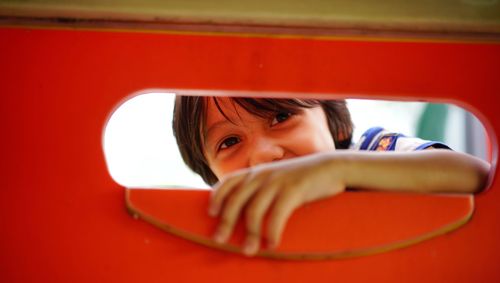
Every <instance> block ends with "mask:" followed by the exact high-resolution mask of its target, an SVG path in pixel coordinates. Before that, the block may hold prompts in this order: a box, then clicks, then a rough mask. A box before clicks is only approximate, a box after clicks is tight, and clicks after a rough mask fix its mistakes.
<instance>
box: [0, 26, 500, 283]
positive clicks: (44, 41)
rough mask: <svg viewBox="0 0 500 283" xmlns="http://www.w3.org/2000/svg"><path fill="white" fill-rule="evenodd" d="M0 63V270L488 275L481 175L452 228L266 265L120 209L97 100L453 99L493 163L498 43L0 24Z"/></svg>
mask: <svg viewBox="0 0 500 283" xmlns="http://www.w3.org/2000/svg"><path fill="white" fill-rule="evenodd" d="M0 67H1V70H2V71H1V77H0V93H1V98H0V99H1V100H0V119H1V121H2V134H3V135H2V137H3V138H2V141H1V148H2V162H1V170H2V171H1V172H2V176H3V179H4V180H5V181H6V182H5V184H4V186H3V188H2V189H1V190H0V227H2V235H1V236H0V240H1V241H0V243H1V244H0V249H1V252H0V274H1V275H0V276H1V279H2V280H1V281H3V282H23V281H24V282H26V281H36V282H43V281H50V282H57V281H61V282H77V281H82V282H89V281H93V282H96V281H128V282H130V281H135V282H137V281H140V282H148V281H172V282H182V281H187V282H193V281H195V282H196V281H202V280H204V281H213V280H217V281H219V282H234V281H254V282H260V281H262V282H277V281H287V282H303V281H306V280H307V281H319V280H324V281H326V280H328V281H330V280H339V281H345V280H349V281H351V282H365V281H367V280H372V281H382V280H384V281H387V282H400V281H402V280H404V281H408V282H421V281H426V282H443V281H446V282H470V281H478V282H481V281H489V282H494V281H500V272H499V271H497V269H496V268H497V266H498V262H500V244H499V243H500V242H499V241H498V239H500V223H499V221H498V219H500V206H499V205H498V203H499V200H500V199H499V198H500V188H498V186H499V183H498V182H497V181H496V180H494V181H493V183H492V185H491V189H490V190H489V191H487V192H486V193H484V194H482V195H479V196H478V197H477V198H476V213H475V214H474V216H473V218H472V220H471V222H469V223H468V224H466V225H465V226H464V227H463V228H461V229H459V230H457V231H455V232H453V233H450V234H447V235H445V236H442V237H438V238H435V239H432V240H429V241H426V242H424V243H421V244H418V245H415V246H412V247H409V248H406V249H402V250H398V251H394V252H389V253H383V254H379V255H375V256H367V257H362V258H356V259H349V260H341V261H317V262H281V261H273V260H267V259H247V258H244V257H241V256H239V255H233V254H228V253H226V252H220V251H216V250H212V249H208V248H203V247H200V246H199V245H196V244H193V243H190V242H188V241H185V240H182V239H179V238H177V237H174V236H170V235H168V234H166V233H164V232H162V231H160V230H158V229H156V228H154V227H152V226H151V225H149V224H146V223H144V222H141V221H135V220H134V219H133V218H131V217H130V216H129V215H128V214H127V213H126V212H125V208H124V200H123V189H121V188H120V187H119V186H118V185H116V184H115V183H114V182H113V181H112V180H111V178H110V176H109V174H108V173H107V169H106V165H105V162H104V157H103V153H102V148H101V134H102V129H103V126H104V123H105V121H106V118H107V116H108V115H109V113H110V111H111V109H113V107H114V106H115V105H116V104H117V103H118V102H119V101H121V100H122V99H124V97H126V96H127V95H129V94H131V93H133V92H135V91H138V90H142V89H147V88H196V89H222V90H262V91H292V92H321V93H331V94H332V95H344V94H347V95H350V96H353V95H357V96H359V95H362V96H364V97H384V98H398V99H400V98H402V99H411V98H420V99H437V100H440V101H457V102H458V103H460V104H463V105H467V106H469V107H470V109H472V110H474V111H476V114H479V117H480V118H482V119H483V122H486V126H487V128H488V130H489V131H490V132H489V135H490V137H491V138H492V149H493V150H492V153H493V162H494V163H496V155H497V152H498V147H497V135H496V133H498V132H500V116H499V115H498V105H499V103H498V98H497V96H498V95H499V94H500V80H499V79H498V78H499V77H500V45H498V44H479V43H478V44H474V43H442V42H441V43H439V42H435V43H432V42H382V41H349V40H324V39H322V40H319V39H300V38H297V39H291V38H260V37H244V36H213V35H212V36H205V35H173V34H158V33H156V34H148V33H126V32H95V31H79V30H30V29H9V28H4V29H0ZM494 170H495V171H497V169H496V167H495V168H494ZM357 209H361V210H363V208H362V207H359V208H357ZM366 213H367V214H369V213H370V212H369V211H366ZM331 218H332V217H331V215H324V216H323V217H319V218H317V219H313V220H312V221H315V222H317V223H330V222H331ZM200 221H203V220H202V219H200ZM327 221H329V222H327ZM327 226H328V227H326V228H327V229H335V228H334V226H333V225H327Z"/></svg>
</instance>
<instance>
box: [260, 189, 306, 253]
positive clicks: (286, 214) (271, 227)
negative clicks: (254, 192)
mask: <svg viewBox="0 0 500 283" xmlns="http://www.w3.org/2000/svg"><path fill="white" fill-rule="evenodd" d="M298 200H299V198H298V197H296V196H293V195H292V194H289V193H283V194H281V195H280V196H278V197H277V199H276V203H275V204H274V207H273V209H272V211H271V214H270V216H269V223H268V229H267V236H266V239H267V245H268V247H269V248H270V249H275V248H277V247H278V245H279V243H280V242H281V235H282V233H283V230H284V228H285V225H286V222H287V220H288V218H290V215H291V214H292V212H293V210H294V209H295V208H297V206H298V204H299V201H298Z"/></svg>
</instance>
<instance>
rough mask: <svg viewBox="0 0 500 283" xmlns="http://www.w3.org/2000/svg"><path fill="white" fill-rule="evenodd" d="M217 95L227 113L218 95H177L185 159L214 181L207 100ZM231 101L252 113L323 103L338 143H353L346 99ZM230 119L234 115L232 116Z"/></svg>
mask: <svg viewBox="0 0 500 283" xmlns="http://www.w3.org/2000/svg"><path fill="white" fill-rule="evenodd" d="M209 99H213V101H214V104H215V105H216V106H217V108H218V109H219V111H220V112H221V114H222V115H224V117H226V118H228V117H227V116H226V114H225V113H224V112H223V111H222V109H221V107H220V105H219V102H218V100H217V98H216V97H203V96H177V97H176V98H175V106H174V115H173V121H172V126H173V131H174V136H175V138H176V140H177V145H178V146H179V150H180V153H181V155H182V158H183V159H184V162H185V163H186V164H187V165H188V166H189V168H191V170H193V171H194V172H196V173H198V174H199V175H200V176H201V177H202V178H203V180H204V181H205V182H206V183H207V184H209V185H213V184H215V183H216V182H217V181H218V180H217V177H216V176H215V174H214V173H213V172H212V170H211V169H210V167H209V165H208V161H207V159H206V158H205V154H204V150H203V144H204V141H203V137H204V131H205V128H204V127H205V122H206V113H207V104H208V103H207V101H208V100H209ZM231 101H232V102H233V103H235V104H237V105H239V106H241V107H242V108H243V109H245V110H246V111H248V112H249V113H250V114H253V115H256V116H259V117H269V116H271V115H274V114H276V113H278V112H292V113H293V112H297V111H298V110H299V109H300V108H313V107H318V106H321V107H322V108H323V111H324V112H325V114H326V117H327V121H328V128H329V130H330V133H331V135H332V138H333V141H334V142H335V147H336V148H338V149H346V148H348V147H349V145H350V144H351V138H352V130H353V126H352V122H351V116H350V114H349V110H348V109H347V106H346V102H345V100H318V99H275V98H243V97H239V98H236V97H235V98H231ZM228 120H230V119H228Z"/></svg>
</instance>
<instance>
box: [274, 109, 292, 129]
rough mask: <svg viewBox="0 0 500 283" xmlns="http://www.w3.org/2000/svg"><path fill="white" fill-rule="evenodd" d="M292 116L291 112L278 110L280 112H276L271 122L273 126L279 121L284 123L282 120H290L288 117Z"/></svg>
mask: <svg viewBox="0 0 500 283" xmlns="http://www.w3.org/2000/svg"><path fill="white" fill-rule="evenodd" d="M290 116H292V113H291V112H278V113H276V115H275V116H274V119H273V121H272V122H271V126H274V125H276V124H279V123H282V122H284V121H286V120H288V118H290Z"/></svg>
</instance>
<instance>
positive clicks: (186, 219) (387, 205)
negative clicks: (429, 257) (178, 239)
mask: <svg viewBox="0 0 500 283" xmlns="http://www.w3.org/2000/svg"><path fill="white" fill-rule="evenodd" d="M311 189H314V188H311ZM209 196H210V194H209V193H208V192H207V191H201V190H192V191H186V190H154V189H149V190H144V189H131V190H129V192H128V199H129V201H130V203H131V204H132V206H133V208H134V211H135V210H137V211H138V212H139V213H138V214H136V216H139V218H140V215H139V214H146V215H148V216H151V217H153V218H154V220H155V221H156V222H158V223H161V224H164V225H168V226H170V227H174V228H175V229H177V230H182V231H184V232H188V233H190V234H191V235H195V236H198V237H200V238H201V239H203V240H205V241H206V240H209V241H211V238H212V235H213V233H214V231H215V228H216V224H217V222H218V219H217V218H213V217H210V216H208V214H207V207H208V203H209ZM360 207H361V209H360ZM473 209H474V206H473V201H472V198H471V197H470V196H468V195H438V194H404V193H390V194H389V193H377V192H361V191H356V192H352V191H348V192H345V193H343V194H341V195H339V196H336V197H334V198H328V199H324V200H322V201H317V202H314V203H310V204H307V205H305V206H302V207H300V208H299V209H297V210H296V211H295V212H294V213H293V215H292V216H291V218H290V220H289V222H288V225H287V226H286V229H285V232H284V233H283V238H282V241H281V244H280V246H279V247H278V249H277V252H279V253H294V254H301V255H304V254H305V255H307V254H309V255H312V254H315V253H316V254H317V253H322V254H328V253H329V254H331V255H332V256H333V257H335V258H345V257H347V256H343V254H345V252H349V255H350V253H351V252H354V253H355V254H356V255H358V256H359V255H365V254H367V253H370V254H373V252H370V251H372V250H373V249H375V250H376V251H375V253H379V251H386V250H387V249H386V248H387V247H391V246H392V245H395V244H399V243H403V242H406V243H407V242H408V241H413V240H414V239H416V238H418V237H420V236H428V235H429V234H431V233H433V232H436V231H442V230H443V229H446V232H449V231H450V230H451V229H452V228H448V226H450V225H451V226H454V227H457V226H459V225H460V226H461V224H460V223H462V224H463V223H464V221H466V220H467V219H468V218H469V217H470V215H471V213H472V212H473ZM325 215H327V216H328V218H326V219H325ZM200 218H201V219H202V221H200ZM315 219H321V220H320V222H318V221H317V220H315ZM325 226H331V227H330V228H326V229H325ZM264 227H265V225H264ZM453 230H454V229H453ZM439 234H444V231H443V232H440V233H439ZM244 236H245V230H244V225H243V223H242V222H240V223H239V225H237V227H236V229H235V232H234V235H233V236H232V238H231V239H230V241H229V242H230V243H231V244H232V245H234V246H237V247H241V246H242V244H243V239H244ZM409 245H410V244H409V243H407V244H405V246H409ZM390 249H391V250H392V249H394V248H390ZM334 254H335V255H334ZM349 257H351V256H349ZM323 259H324V257H323Z"/></svg>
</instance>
